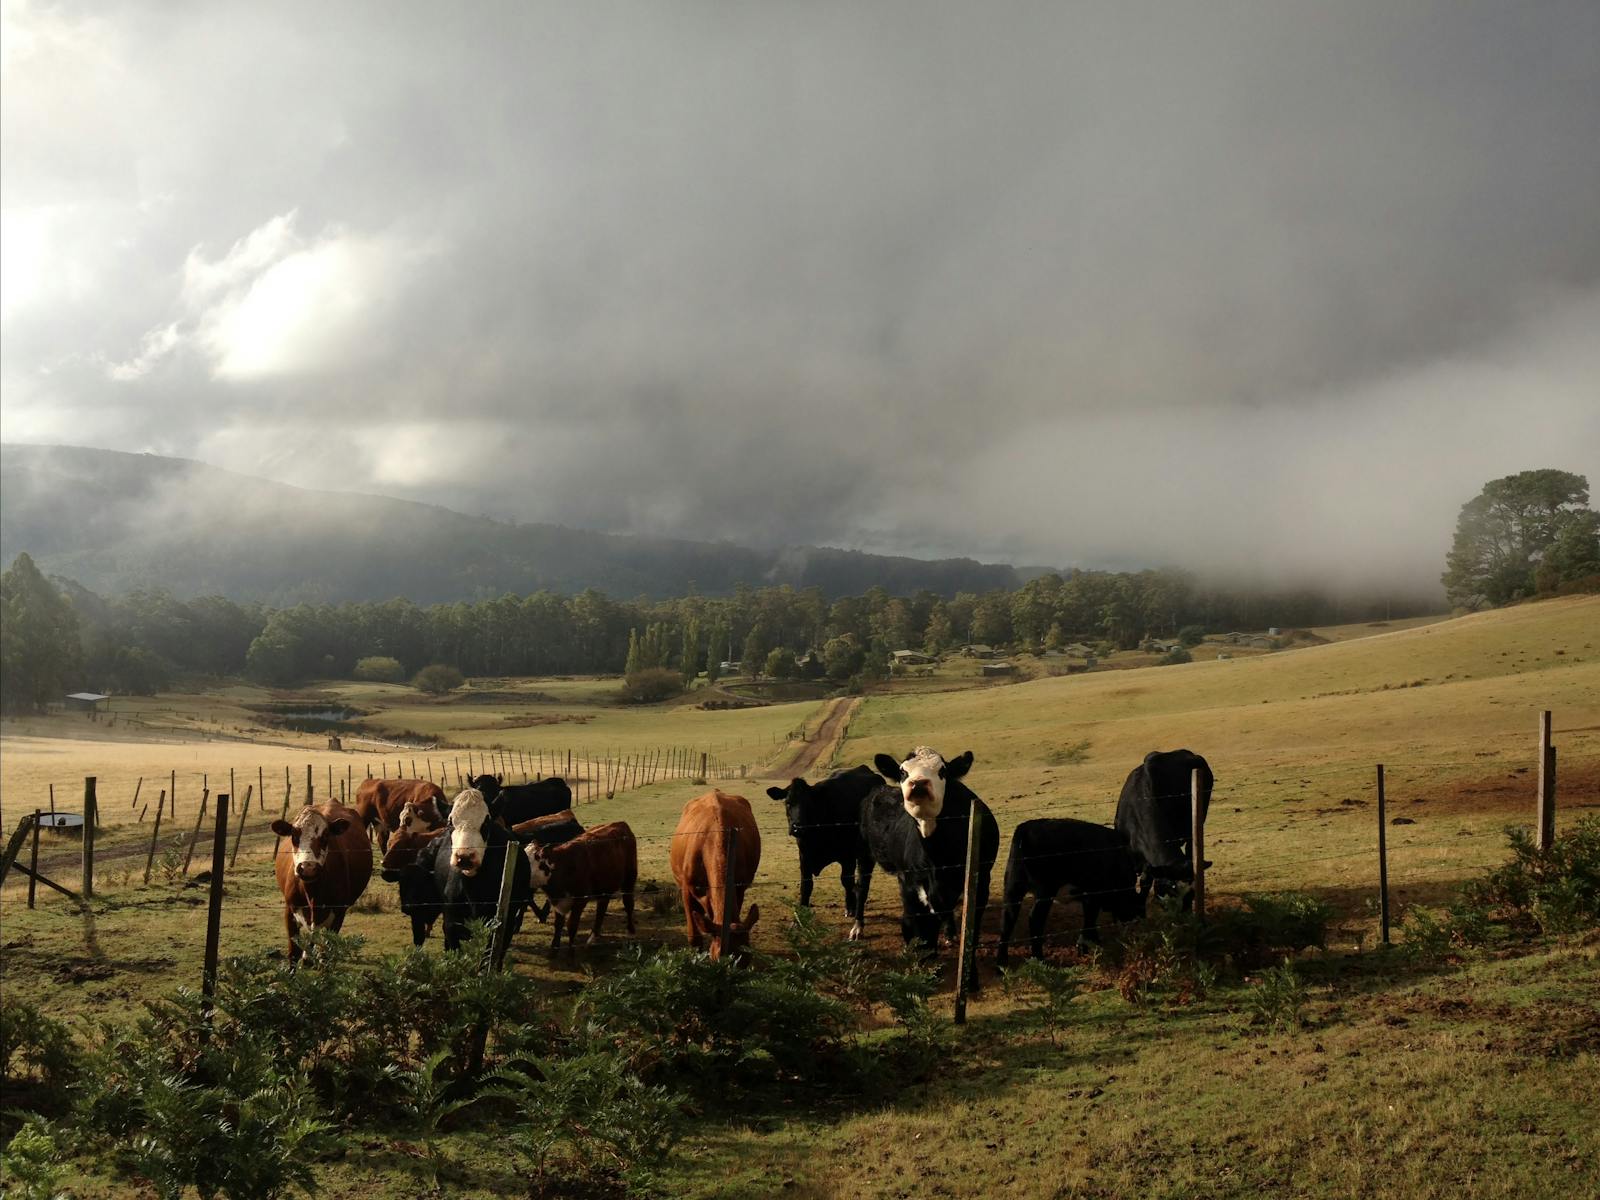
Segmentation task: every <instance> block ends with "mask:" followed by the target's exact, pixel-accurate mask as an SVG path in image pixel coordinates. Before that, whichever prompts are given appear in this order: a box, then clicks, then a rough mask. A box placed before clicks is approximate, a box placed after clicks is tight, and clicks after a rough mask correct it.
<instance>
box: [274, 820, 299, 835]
mask: <svg viewBox="0 0 1600 1200" xmlns="http://www.w3.org/2000/svg"><path fill="white" fill-rule="evenodd" d="M272 832H273V833H275V834H277V835H278V836H279V837H286V838H292V837H293V836H294V826H293V825H291V824H289V822H287V821H285V820H284V819H283V818H282V817H279V818H278V819H277V820H275V821H274V822H273V823H272Z"/></svg>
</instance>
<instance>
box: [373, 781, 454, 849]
mask: <svg viewBox="0 0 1600 1200" xmlns="http://www.w3.org/2000/svg"><path fill="white" fill-rule="evenodd" d="M352 807H353V808H354V809H355V810H356V812H358V813H360V814H361V820H362V823H363V824H365V825H366V827H367V828H368V829H376V830H377V831H378V846H379V849H380V850H383V851H387V850H388V849H389V835H390V834H391V833H393V832H394V831H395V830H397V829H399V828H400V822H401V817H402V813H403V812H404V811H405V810H406V809H407V808H410V809H412V810H413V811H414V812H421V811H422V810H424V809H426V810H429V811H428V814H427V816H426V817H425V818H423V819H425V820H427V821H429V822H431V823H432V824H434V825H443V824H444V821H445V808H446V806H445V802H444V790H443V789H442V788H441V787H440V786H439V785H438V784H436V783H433V782H432V781H430V780H427V779H363V780H362V781H361V782H360V783H358V784H357V785H356V794H355V798H354V800H353V801H352Z"/></svg>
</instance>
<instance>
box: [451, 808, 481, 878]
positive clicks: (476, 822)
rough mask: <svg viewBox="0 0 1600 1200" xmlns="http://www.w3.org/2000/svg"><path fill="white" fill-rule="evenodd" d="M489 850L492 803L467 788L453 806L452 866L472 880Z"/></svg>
mask: <svg viewBox="0 0 1600 1200" xmlns="http://www.w3.org/2000/svg"><path fill="white" fill-rule="evenodd" d="M488 848H489V802H488V801H487V800H485V799H484V798H483V793H482V792H480V791H478V789H477V788H467V789H466V790H465V791H463V792H461V793H459V794H458V795H457V796H456V798H455V800H453V801H452V802H451V804H450V866H451V867H453V868H454V869H455V870H457V871H460V872H461V873H462V874H463V875H465V876H466V877H467V878H468V879H471V878H472V877H473V876H474V875H476V874H477V873H478V871H479V870H480V869H481V868H482V866H483V860H484V854H485V852H486V851H487V850H488Z"/></svg>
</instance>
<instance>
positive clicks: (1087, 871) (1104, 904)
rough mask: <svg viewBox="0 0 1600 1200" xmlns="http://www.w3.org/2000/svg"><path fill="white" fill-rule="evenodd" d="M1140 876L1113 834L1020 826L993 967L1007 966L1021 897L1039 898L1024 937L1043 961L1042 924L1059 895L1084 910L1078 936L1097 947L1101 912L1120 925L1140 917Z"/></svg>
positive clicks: (1068, 823)
mask: <svg viewBox="0 0 1600 1200" xmlns="http://www.w3.org/2000/svg"><path fill="white" fill-rule="evenodd" d="M1138 877H1139V872H1138V870H1137V869H1136V868H1135V867H1134V865H1133V855H1132V854H1131V853H1129V851H1128V843H1127V842H1126V841H1125V840H1124V839H1123V837H1122V835H1121V834H1119V833H1118V832H1117V831H1116V830H1115V829H1108V828H1106V827H1105V826H1104V825H1095V824H1093V823H1092V822H1089V821H1077V820H1073V819H1072V818H1070V817H1061V818H1043V819H1040V820H1036V821H1024V822H1023V823H1022V824H1021V825H1018V826H1017V828H1016V830H1015V831H1014V832H1013V833H1012V835H1011V854H1010V857H1008V858H1007V859H1006V878H1005V886H1004V888H1003V889H1002V892H1001V903H1002V905H1003V906H1004V914H1005V915H1004V918H1003V920H1002V921H1001V924H1000V952H999V954H998V955H996V958H995V965H996V966H1000V967H1003V966H1005V965H1006V956H1007V951H1008V950H1009V948H1010V945H1011V932H1012V930H1013V929H1015V928H1016V924H1017V917H1018V915H1019V914H1020V913H1021V912H1022V901H1023V898H1024V897H1026V896H1028V895H1030V894H1032V895H1033V896H1035V897H1037V899H1035V900H1034V902H1033V912H1032V913H1031V914H1029V917H1028V933H1029V934H1030V936H1031V937H1032V939H1033V956H1034V957H1035V958H1042V957H1043V956H1044V929H1045V923H1046V922H1047V921H1048V920H1049V919H1050V905H1051V903H1052V902H1053V901H1054V900H1055V898H1056V894H1057V893H1058V892H1060V891H1061V890H1062V889H1063V888H1065V889H1066V890H1067V893H1068V896H1069V898H1070V899H1075V900H1077V901H1079V902H1080V903H1081V904H1082V905H1083V933H1082V937H1083V939H1084V940H1086V941H1094V942H1098V941H1099V940H1100V933H1099V921H1100V911H1101V910H1102V909H1105V910H1106V911H1108V912H1110V913H1111V915H1112V916H1113V917H1115V918H1116V919H1117V920H1118V921H1131V920H1133V919H1134V918H1135V917H1142V916H1143V915H1144V909H1145V902H1144V897H1143V896H1141V895H1140V894H1139V890H1138V887H1137V886H1136V885H1137V882H1138Z"/></svg>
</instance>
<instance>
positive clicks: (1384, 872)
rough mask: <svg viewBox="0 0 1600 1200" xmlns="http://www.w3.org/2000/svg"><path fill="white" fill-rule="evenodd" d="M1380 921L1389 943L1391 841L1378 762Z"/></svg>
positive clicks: (1385, 940) (1384, 942)
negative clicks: (1389, 839)
mask: <svg viewBox="0 0 1600 1200" xmlns="http://www.w3.org/2000/svg"><path fill="white" fill-rule="evenodd" d="M1378 922H1379V928H1380V929H1381V930H1382V936H1383V944H1384V945H1385V946H1387V945H1388V944H1389V841H1388V830H1387V828H1386V821H1385V817H1384V794H1383V764H1382V763H1379V764H1378Z"/></svg>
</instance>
